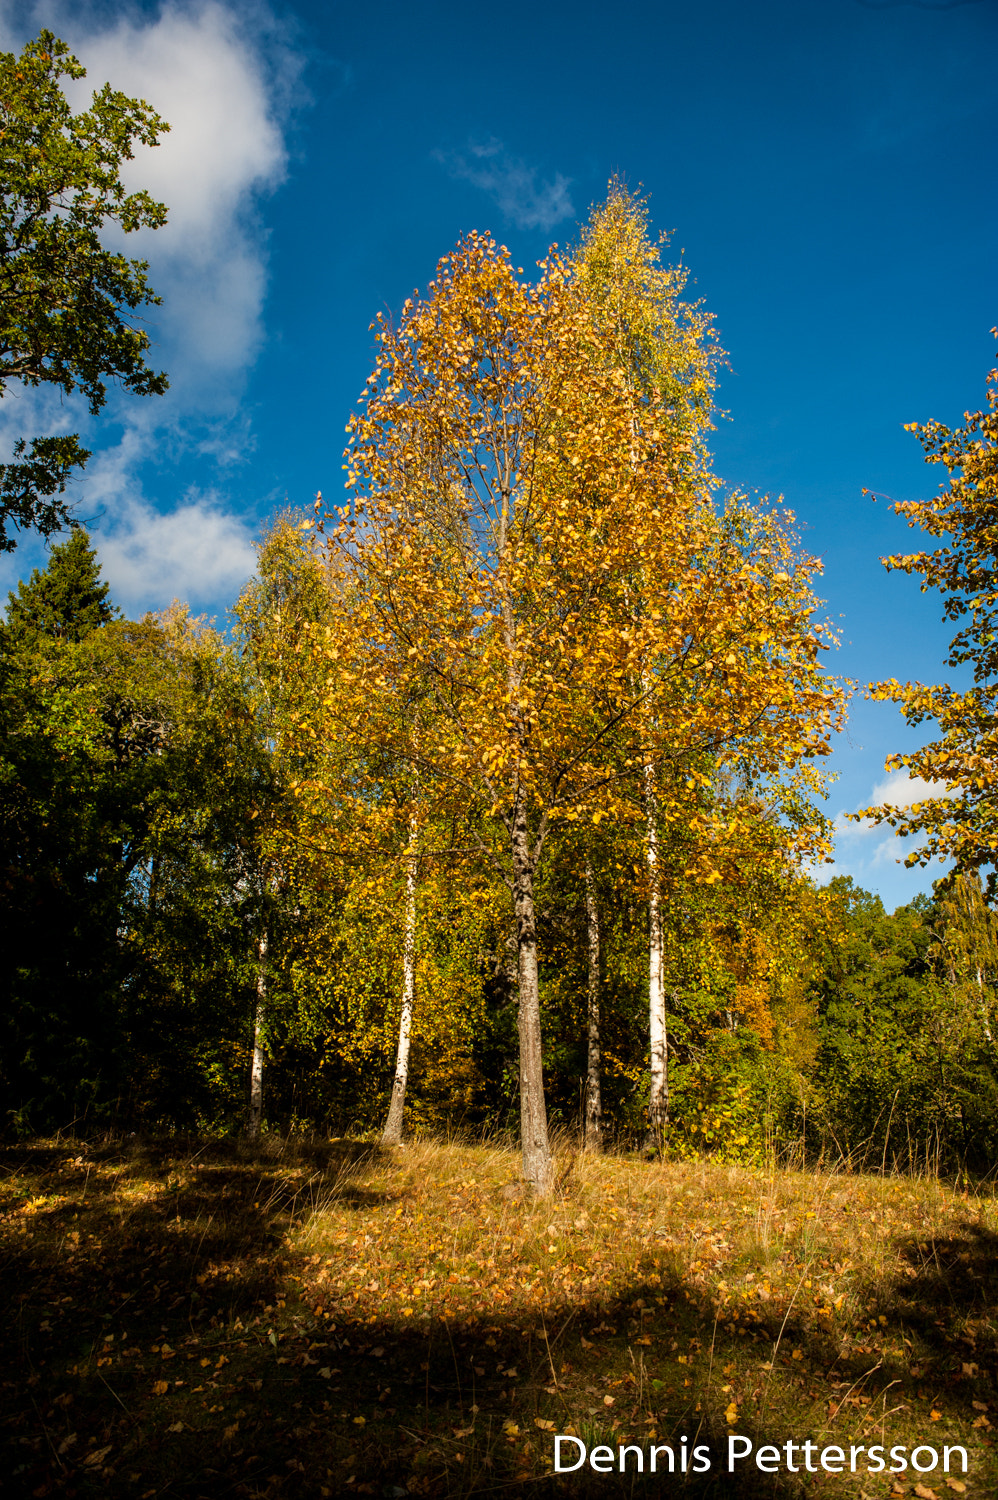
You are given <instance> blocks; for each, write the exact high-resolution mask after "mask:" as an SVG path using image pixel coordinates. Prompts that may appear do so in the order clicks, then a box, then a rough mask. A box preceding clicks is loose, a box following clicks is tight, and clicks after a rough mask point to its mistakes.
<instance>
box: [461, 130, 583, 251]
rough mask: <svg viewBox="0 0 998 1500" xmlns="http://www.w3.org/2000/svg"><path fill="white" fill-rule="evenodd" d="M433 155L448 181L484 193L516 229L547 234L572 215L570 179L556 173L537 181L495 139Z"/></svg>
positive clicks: (530, 170) (534, 173)
mask: <svg viewBox="0 0 998 1500" xmlns="http://www.w3.org/2000/svg"><path fill="white" fill-rule="evenodd" d="M433 155H434V157H435V159H436V160H437V161H439V162H440V163H441V164H442V165H443V166H445V167H446V168H447V170H448V172H449V173H450V175H451V176H452V177H456V178H458V179H459V180H460V181H462V182H470V183H472V184H473V185H474V186H475V187H477V188H481V190H482V191H483V192H484V193H488V195H489V197H490V198H492V199H493V201H494V202H495V203H496V204H497V205H498V207H499V209H500V211H501V212H502V213H503V214H504V216H505V217H506V218H507V219H508V220H509V222H510V223H511V224H514V225H515V226H516V228H517V229H542V230H544V231H545V232H547V231H548V230H549V229H553V228H554V226H555V224H558V223H560V222H561V220H562V219H567V218H568V217H569V216H570V215H571V214H573V213H574V212H575V209H574V207H573V206H572V200H571V198H570V197H569V193H568V189H569V187H570V185H571V178H570V177H563V176H562V174H561V173H560V172H556V173H555V175H554V179H553V180H551V181H548V180H544V179H541V180H538V169H537V168H536V167H530V166H528V165H527V163H526V162H524V161H521V159H520V158H519V157H518V156H513V155H512V154H511V153H510V152H509V151H507V150H506V148H505V146H504V145H503V143H502V141H498V140H496V139H495V137H493V138H492V139H491V140H488V141H486V142H484V144H483V143H477V144H476V143H469V145H468V147H467V149H466V151H435V152H434V153H433Z"/></svg>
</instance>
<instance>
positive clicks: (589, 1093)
mask: <svg viewBox="0 0 998 1500" xmlns="http://www.w3.org/2000/svg"><path fill="white" fill-rule="evenodd" d="M586 937H587V946H588V949H589V995H588V998H589V1005H588V1012H589V1014H588V1023H589V1024H588V1033H589V1052H588V1058H587V1062H586V1109H585V1122H584V1126H583V1139H584V1141H585V1144H586V1146H587V1147H588V1148H589V1149H590V1150H592V1151H600V1150H602V1147H603V1097H602V1093H601V1089H600V1046H599V1002H600V980H599V911H598V909H597V906H596V882H595V880H594V878H593V866H592V861H591V860H590V859H587V860H586Z"/></svg>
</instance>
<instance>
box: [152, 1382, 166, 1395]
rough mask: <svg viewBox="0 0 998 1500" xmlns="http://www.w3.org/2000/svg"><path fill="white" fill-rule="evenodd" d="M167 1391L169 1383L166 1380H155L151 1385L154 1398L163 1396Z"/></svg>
mask: <svg viewBox="0 0 998 1500" xmlns="http://www.w3.org/2000/svg"><path fill="white" fill-rule="evenodd" d="M169 1389H170V1382H169V1381H168V1380H157V1381H154V1383H153V1388H152V1393H153V1395H154V1396H165V1395H166V1393H167V1391H168V1390H169Z"/></svg>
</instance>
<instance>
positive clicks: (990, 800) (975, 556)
mask: <svg viewBox="0 0 998 1500" xmlns="http://www.w3.org/2000/svg"><path fill="white" fill-rule="evenodd" d="M988 387H989V389H988V398H987V407H986V408H984V409H982V410H980V411H976V412H967V413H966V416H965V425H964V426H963V427H958V428H955V429H953V430H951V429H950V428H948V427H946V426H944V424H943V423H942V422H927V423H925V424H924V425H918V424H916V423H912V424H911V425H910V427H909V429H908V430H909V431H910V432H914V433H916V434H917V435H918V438H919V441H920V442H921V444H922V447H923V448H924V450H925V458H926V462H927V463H930V464H941V465H942V467H943V469H944V470H945V473H946V478H945V481H944V483H943V484H942V485H941V486H940V490H939V493H938V494H937V495H936V496H935V497H934V498H933V499H931V500H911V501H902V502H899V503H897V504H896V505H895V506H894V510H895V511H896V513H897V514H898V515H900V516H902V517H903V518H904V519H905V520H906V521H907V523H908V525H909V526H910V527H912V528H919V529H921V530H922V531H924V532H925V533H927V535H928V536H930V537H938V538H942V539H943V545H942V546H941V547H939V548H938V549H937V550H936V551H934V552H925V551H921V552H912V553H906V554H902V553H898V554H896V555H894V556H892V557H887V558H885V559H884V565H885V566H886V567H887V568H889V569H893V570H897V571H901V572H904V573H909V574H915V575H918V576H920V577H921V580H922V582H921V589H922V592H923V593H925V592H926V591H927V590H929V589H938V590H939V591H940V592H941V593H942V594H943V596H944V597H943V615H944V618H945V619H947V620H953V621H958V622H960V629H959V631H958V632H957V634H956V635H955V636H954V637H953V639H952V641H951V642H950V649H949V655H948V656H947V658H946V665H947V666H950V667H957V668H960V667H969V668H970V670H971V673H972V682H971V685H970V686H969V687H966V688H954V687H950V686H949V685H948V684H945V683H943V684H939V685H936V686H931V687H928V686H925V685H924V684H922V683H919V682H908V683H900V682H898V681H896V680H894V679H891V680H889V681H887V682H878V683H871V685H870V688H869V695H870V697H872V698H876V699H881V700H887V701H888V702H893V703H898V704H900V705H901V711H902V713H903V714H904V716H905V718H906V719H907V721H908V723H909V724H910V725H912V726H917V725H920V724H926V723H935V724H936V726H937V727H938V734H937V737H936V738H935V739H933V740H931V741H930V742H929V743H928V744H927V745H925V746H923V748H922V749H920V750H917V751H914V752H913V753H911V754H907V755H892V756H891V757H890V758H889V760H888V761H887V769H888V770H902V769H903V770H905V771H907V772H908V773H909V774H910V775H911V776H913V777H920V778H922V779H923V780H924V781H926V782H928V783H929V784H930V787H931V788H932V789H933V791H932V794H930V795H928V796H926V797H924V798H921V799H920V800H919V801H918V802H915V803H913V804H912V805H911V806H910V807H905V808H895V807H869V808H864V809H863V810H862V811H861V812H860V813H857V814H856V816H857V817H861V818H871V819H873V821H874V822H877V823H889V824H890V826H891V827H892V828H895V829H897V831H898V833H899V834H900V835H901V836H902V837H905V836H907V835H910V834H921V835H922V838H921V841H920V843H919V846H918V847H917V848H916V849H915V850H913V852H912V853H911V854H909V855H908V857H907V859H906V860H905V863H906V864H908V865H916V864H917V865H926V864H928V863H929V861H930V860H932V859H934V858H938V859H941V860H950V859H952V860H955V861H956V864H957V866H958V867H959V868H960V869H965V870H979V869H988V868H990V869H991V871H992V874H991V876H990V886H989V889H990V890H991V891H992V893H993V889H994V882H995V874H994V871H995V866H996V864H998V567H996V564H995V556H996V539H998V370H992V371H991V373H990V375H989V376H988Z"/></svg>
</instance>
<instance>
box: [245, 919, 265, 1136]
mask: <svg viewBox="0 0 998 1500" xmlns="http://www.w3.org/2000/svg"><path fill="white" fill-rule="evenodd" d="M266 1020H267V933H266V931H264V932H261V934H260V936H259V938H258V939H257V945H256V1012H255V1014H254V1017H253V1061H252V1063H251V1065H250V1101H249V1120H248V1122H247V1125H246V1134H247V1135H248V1136H249V1138H250V1140H251V1141H255V1140H256V1138H257V1136H258V1135H259V1134H260V1122H261V1120H262V1119H263V1032H264V1026H265V1024H266Z"/></svg>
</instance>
